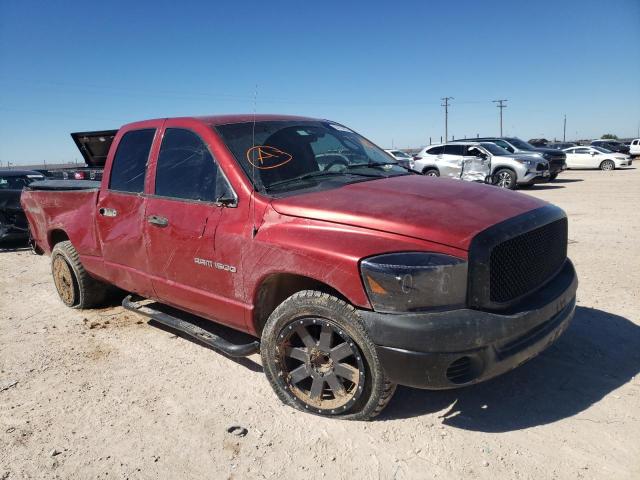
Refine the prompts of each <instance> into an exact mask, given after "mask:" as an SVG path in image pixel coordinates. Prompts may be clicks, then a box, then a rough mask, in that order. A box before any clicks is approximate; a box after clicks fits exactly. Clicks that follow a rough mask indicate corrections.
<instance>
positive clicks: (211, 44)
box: [0, 0, 640, 165]
mask: <svg viewBox="0 0 640 480" xmlns="http://www.w3.org/2000/svg"><path fill="white" fill-rule="evenodd" d="M256 85H257V111H258V113H293V114H301V115H310V116H318V117H324V118H330V119H333V120H336V121H339V122H342V123H345V124H347V125H349V126H351V127H352V128H354V129H356V130H358V131H359V132H361V133H363V134H364V135H366V136H367V137H369V138H370V139H371V140H373V141H375V142H376V143H378V144H379V145H381V146H383V147H390V146H391V145H392V143H393V144H394V145H395V146H396V147H406V146H419V145H422V144H425V143H428V141H429V137H430V136H431V137H432V139H433V140H434V141H436V140H439V139H440V136H441V135H443V134H444V114H443V109H442V107H441V106H440V98H441V97H444V96H453V97H455V99H454V100H453V101H452V106H451V109H450V117H449V134H450V135H454V136H456V138H458V137H463V136H475V135H476V134H478V133H479V134H481V135H496V134H498V133H499V132H498V128H499V126H498V109H497V108H496V106H495V105H494V104H493V103H491V100H493V99H498V98H506V99H509V101H508V108H506V109H505V111H504V115H505V117H504V130H505V134H510V135H517V136H520V137H523V138H525V139H528V138H531V137H540V136H545V137H547V138H553V137H561V136H562V117H563V114H565V113H566V115H567V136H568V137H569V138H575V137H576V136H577V137H579V138H590V137H598V136H600V135H601V134H603V133H608V132H613V133H616V134H617V135H619V136H635V135H637V133H638V129H639V128H640V1H638V0H612V1H609V2H607V3H606V4H605V3H603V2H594V1H589V0H586V1H584V0H583V1H577V0H576V1H573V0H571V1H564V2H563V1H558V0H556V1H537V2H521V1H514V0H511V1H503V2H498V1H483V2H479V1H470V2H466V1H457V2H455V1H454V2H451V1H450V2H440V4H438V5H436V4H435V2H423V1H406V2H403V1H395V2H374V1H368V2H347V1H344V0H343V1H338V2H334V1H323V2H302V1H296V2H288V1H287V2H285V1H277V0H274V1H270V2H265V1H255V2H254V1H251V0H245V1H243V2H237V1H234V2H227V1H217V2H211V1H202V2H199V1H198V2H196V1H193V2H190V1H186V0H183V1H182V2H175V1H173V2H170V1H162V0H155V1H153V2H147V1H141V0H138V1H135V2H133V1H129V2H119V1H109V2H102V3H98V2H95V3H93V4H92V2H87V1H86V0H84V1H82V2H75V1H69V0H66V1H64V2H52V1H42V2H34V1H30V0H22V1H17V0H16V1H12V0H5V1H2V2H0V92H1V93H0V162H2V163H3V164H4V165H6V162H7V161H10V162H12V163H28V162H39V161H42V160H45V159H46V160H47V162H58V161H65V160H73V159H75V158H80V155H79V154H78V152H77V151H76V149H75V146H74V144H73V143H72V141H71V138H70V137H69V133H70V132H72V131H82V130H94V129H95V130H97V129H106V128H117V127H119V126H120V125H122V124H124V123H127V122H130V121H136V120H142V119H146V118H156V117H165V116H176V115H198V114H215V113H235V112H251V111H253V108H254V107H253V97H254V92H255V90H256Z"/></svg>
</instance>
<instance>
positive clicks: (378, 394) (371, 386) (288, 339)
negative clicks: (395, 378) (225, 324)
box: [260, 290, 396, 420]
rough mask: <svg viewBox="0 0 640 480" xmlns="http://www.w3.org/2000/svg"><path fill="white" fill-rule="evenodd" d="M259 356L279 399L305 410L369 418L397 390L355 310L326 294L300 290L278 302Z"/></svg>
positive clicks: (320, 413) (263, 335) (336, 415)
mask: <svg viewBox="0 0 640 480" xmlns="http://www.w3.org/2000/svg"><path fill="white" fill-rule="evenodd" d="M260 354H261V356H262V365H263V368H264V371H265V374H266V376H267V379H268V380H269V383H270V384H271V386H272V388H273V390H274V391H275V392H276V394H277V395H278V397H279V398H280V400H282V402H283V403H285V404H286V405H289V406H291V407H294V408H296V409H298V410H301V411H303V412H310V413H313V414H315V415H321V416H327V417H334V418H340V419H346V420H368V419H371V418H373V417H375V416H377V415H378V414H379V413H380V412H382V410H383V409H384V408H385V407H386V406H387V404H388V403H389V401H390V400H391V397H393V394H394V392H395V389H396V385H395V384H394V383H391V382H389V381H388V380H387V378H386V377H385V374H384V371H383V369H382V366H381V365H380V361H379V359H378V355H377V352H376V348H375V345H374V344H373V342H372V341H371V339H370V338H369V336H368V334H367V332H366V330H365V329H364V327H363V325H362V322H361V319H360V317H359V316H358V314H357V312H356V310H355V309H354V308H353V307H352V306H351V305H349V304H348V303H346V302H345V301H343V300H340V299H338V298H336V297H334V296H332V295H329V294H327V293H322V292H318V291H315V290H304V291H301V292H298V293H296V294H294V295H292V296H291V297H289V298H287V299H286V300H285V301H284V302H282V303H281V304H280V305H279V306H278V307H277V308H276V309H275V310H274V311H273V313H272V314H271V315H270V316H269V319H268V320H267V323H266V325H265V327H264V330H263V332H262V341H261V346H260Z"/></svg>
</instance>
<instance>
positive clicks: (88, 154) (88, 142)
mask: <svg viewBox="0 0 640 480" xmlns="http://www.w3.org/2000/svg"><path fill="white" fill-rule="evenodd" d="M116 133H118V130H100V131H96V132H76V133H72V134H71V138H73V141H74V142H75V144H76V146H77V147H78V150H80V153H81V154H82V157H83V158H84V161H85V163H86V164H87V165H89V166H90V167H97V168H103V167H104V164H105V162H106V161H107V155H108V154H109V149H110V148H111V144H112V143H113V139H114V137H115V136H116Z"/></svg>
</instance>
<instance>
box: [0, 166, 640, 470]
mask: <svg viewBox="0 0 640 480" xmlns="http://www.w3.org/2000/svg"><path fill="white" fill-rule="evenodd" d="M639 185H640V170H639V169H636V168H630V169H627V170H624V171H615V172H599V171H571V172H566V173H564V174H562V175H561V177H560V179H559V180H558V181H557V182H555V183H553V184H549V185H545V186H539V187H535V188H533V189H532V190H528V191H526V192H525V194H527V195H529V194H530V195H534V196H536V197H539V198H543V199H545V200H548V201H550V202H553V203H555V204H557V205H559V206H560V207H562V208H564V209H565V210H566V212H567V213H568V215H569V222H570V223H569V238H570V245H569V254H570V256H571V258H572V259H573V260H574V262H575V264H576V267H577V270H578V274H579V278H580V282H581V283H580V288H579V291H578V309H577V313H576V317H575V320H574V322H573V324H572V325H571V327H570V328H569V330H568V331H567V332H566V333H565V334H564V335H563V337H561V339H560V340H559V341H558V342H557V343H556V344H555V345H554V346H553V347H551V348H550V349H549V350H548V351H546V352H545V353H544V354H542V355H541V356H539V357H538V358H536V359H534V360H532V361H531V362H529V363H528V364H526V365H524V366H522V367H520V368H518V369H516V370H515V371H513V372H510V373H509V374H507V375H504V376H503V377H501V378H498V379H495V380H493V381H490V382H488V383H485V384H481V385H477V386H473V387H469V388H466V389H461V390H457V391H448V392H427V391H420V390H413V389H409V388H400V389H399V390H398V393H397V394H396V396H395V398H394V399H393V401H392V402H391V404H390V406H389V407H388V408H387V410H386V411H385V412H384V413H383V415H382V416H381V417H380V418H379V419H377V420H376V421H373V422H368V423H364V422H363V423H357V422H340V421H335V420H328V419H322V418H318V417H314V416H310V415H306V414H302V413H298V412H296V411H294V410H292V409H290V408H288V407H285V406H283V405H282V404H280V402H279V401H278V400H277V398H276V396H275V394H273V392H272V391H271V388H270V387H269V385H268V383H267V380H266V379H265V377H264V375H263V374H262V372H261V370H262V369H261V366H260V359H259V357H258V356H253V357H250V358H248V359H245V360H243V361H237V362H236V361H232V360H230V359H227V358H225V357H223V356H221V355H219V354H217V353H215V352H214V351H212V350H209V349H206V348H203V347H201V346H199V345H197V344H195V343H193V342H191V341H188V340H185V339H183V338H181V337H176V336H175V335H173V334H172V333H170V332H167V331H164V330H161V329H159V328H155V327H153V326H151V325H149V324H148V323H147V322H146V321H145V320H144V319H143V318H142V317H138V316H136V315H135V314H132V313H129V312H126V311H124V310H122V308H120V307H112V308H107V309H102V310H92V311H75V310H71V309H68V308H66V307H64V306H63V304H62V303H61V302H60V301H59V300H58V297H57V294H56V293H55V290H54V286H53V282H52V280H51V275H50V272H49V259H48V258H47V257H37V256H34V255H32V254H31V253H30V252H29V251H26V250H22V251H15V250H4V251H0V479H1V480H7V479H14V478H64V479H69V478H71V479H75V478H78V479H87V478H105V479H106V478H110V479H111V478H132V479H133V478H212V479H214V478H215V479H217V478H274V479H277V478H300V477H314V478H315V477H319V478H322V477H326V478H367V479H378V478H381V479H387V478H396V479H402V478H451V479H458V478H491V479H494V478H496V477H497V478H527V479H528V478H531V479H541V478H558V479H566V478H593V479H603V478H606V479H620V478H622V479H624V478H629V479H631V478H634V479H637V478H640V375H638V372H639V370H640V315H639V313H640V295H639V292H640V253H639V251H638V240H639V239H640V213H639V209H640V186H639ZM233 425H240V426H242V427H244V428H246V429H247V431H248V433H247V434H246V436H236V435H234V434H231V433H228V432H227V429H228V428H229V427H231V426H233Z"/></svg>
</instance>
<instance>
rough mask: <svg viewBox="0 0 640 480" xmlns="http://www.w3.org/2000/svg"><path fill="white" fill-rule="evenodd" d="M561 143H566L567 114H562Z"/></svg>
mask: <svg viewBox="0 0 640 480" xmlns="http://www.w3.org/2000/svg"><path fill="white" fill-rule="evenodd" d="M562 141H563V142H566V141H567V114H566V113H565V114H564V127H562Z"/></svg>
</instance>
